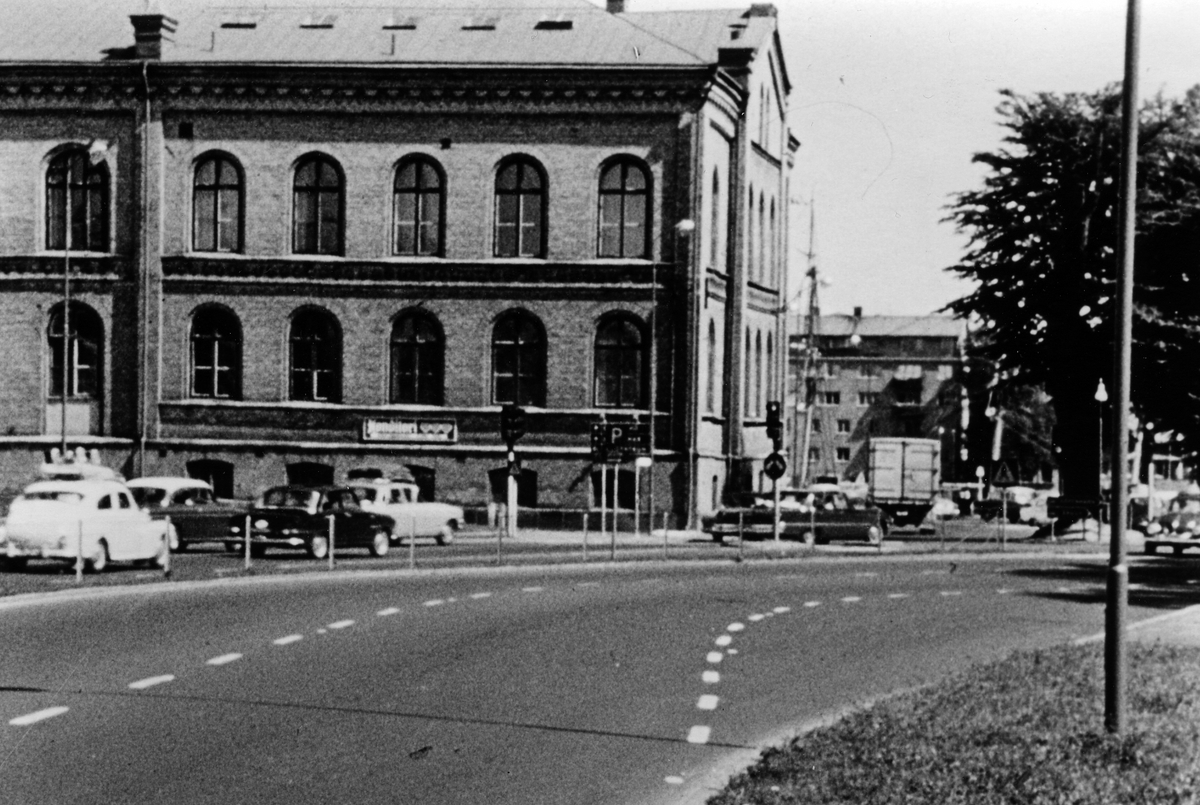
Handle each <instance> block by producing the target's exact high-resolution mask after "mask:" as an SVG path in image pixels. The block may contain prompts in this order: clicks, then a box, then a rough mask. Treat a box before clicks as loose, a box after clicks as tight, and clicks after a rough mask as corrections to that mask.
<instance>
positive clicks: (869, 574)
mask: <svg viewBox="0 0 1200 805" xmlns="http://www.w3.org/2000/svg"><path fill="white" fill-rule="evenodd" d="M854 575H855V576H857V577H858V578H860V579H873V578H877V577H878V576H879V574H878V573H876V572H874V571H873V570H864V571H861V572H859V573H855V574H854Z"/></svg>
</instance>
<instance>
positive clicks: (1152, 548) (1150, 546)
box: [1142, 542, 1158, 556]
mask: <svg viewBox="0 0 1200 805" xmlns="http://www.w3.org/2000/svg"><path fill="white" fill-rule="evenodd" d="M1142 550H1143V551H1144V552H1146V553H1148V554H1150V555H1151V556H1153V555H1154V554H1156V553H1158V546H1157V545H1155V544H1154V543H1153V542H1147V543H1146V544H1145V545H1143V546H1142Z"/></svg>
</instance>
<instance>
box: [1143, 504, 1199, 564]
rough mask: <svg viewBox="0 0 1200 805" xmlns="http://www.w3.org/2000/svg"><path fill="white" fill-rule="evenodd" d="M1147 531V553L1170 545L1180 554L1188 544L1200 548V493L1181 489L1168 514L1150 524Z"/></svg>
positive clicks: (1147, 525)
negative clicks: (1181, 491)
mask: <svg viewBox="0 0 1200 805" xmlns="http://www.w3.org/2000/svg"><path fill="white" fill-rule="evenodd" d="M1145 535H1146V541H1145V543H1144V546H1145V547H1144V548H1143V550H1145V552H1146V553H1157V552H1158V549H1159V548H1170V549H1171V551H1172V553H1174V554H1175V555H1176V556H1178V555H1179V554H1181V553H1183V552H1184V551H1185V550H1187V549H1188V548H1200V494H1195V493H1188V492H1183V493H1180V494H1179V495H1178V496H1177V497H1176V498H1175V499H1173V500H1172V501H1171V503H1170V508H1169V509H1168V511H1167V513H1166V514H1164V515H1162V516H1161V517H1158V518H1156V519H1154V520H1152V521H1150V522H1149V523H1147V524H1146V526H1145Z"/></svg>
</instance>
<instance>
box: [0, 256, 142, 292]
mask: <svg viewBox="0 0 1200 805" xmlns="http://www.w3.org/2000/svg"><path fill="white" fill-rule="evenodd" d="M70 266H71V279H72V280H73V281H90V282H117V281H120V280H123V279H126V278H128V277H129V276H130V271H131V270H132V267H133V263H132V261H131V260H130V259H129V258H128V257H120V256H115V255H114V256H105V257H100V256H96V255H78V256H76V255H71V257H70ZM65 268H66V260H65V259H64V255H62V254H42V255H32V256H31V255H21V256H10V257H2V256H0V284H3V285H8V284H10V283H13V282H22V283H28V282H31V281H32V282H38V281H45V280H50V281H54V282H59V281H61V280H62V276H63V270H64V269H65Z"/></svg>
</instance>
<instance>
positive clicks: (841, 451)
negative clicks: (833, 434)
mask: <svg viewBox="0 0 1200 805" xmlns="http://www.w3.org/2000/svg"><path fill="white" fill-rule="evenodd" d="M837 460H838V461H849V460H850V448H849V447H839V448H838V449H837Z"/></svg>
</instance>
